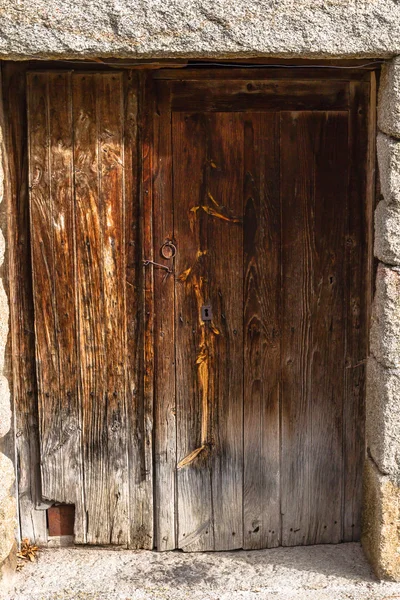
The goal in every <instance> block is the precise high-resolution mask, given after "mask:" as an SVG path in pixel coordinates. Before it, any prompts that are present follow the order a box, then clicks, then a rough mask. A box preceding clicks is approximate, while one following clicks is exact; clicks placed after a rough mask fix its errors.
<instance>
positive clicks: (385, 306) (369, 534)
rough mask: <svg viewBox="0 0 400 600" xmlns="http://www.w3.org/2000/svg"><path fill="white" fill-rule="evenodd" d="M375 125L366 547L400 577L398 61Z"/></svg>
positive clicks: (381, 570) (385, 573) (380, 565)
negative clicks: (376, 199) (376, 192)
mask: <svg viewBox="0 0 400 600" xmlns="http://www.w3.org/2000/svg"><path fill="white" fill-rule="evenodd" d="M378 128H379V132H378V139H377V152H378V165H379V177H380V184H381V191H382V196H383V198H382V199H381V200H380V202H379V203H378V205H377V208H376V211H375V248H374V250H375V256H376V258H377V259H378V260H379V266H378V271H377V276H376V290H375V298H374V303H373V310H372V321H371V338H370V340H371V348H370V357H369V361H368V367H367V417H366V435H367V458H366V466H365V476H364V490H365V493H364V515H363V517H364V519H363V520H364V527H363V545H364V548H365V551H366V553H367V554H368V556H369V558H370V560H371V562H372V563H373V565H374V567H375V570H376V572H377V574H378V575H379V576H380V577H389V578H392V579H400V58H398V59H394V60H392V61H390V62H388V63H387V64H386V65H385V66H384V68H383V71H382V77H381V85H380V90H379V98H378Z"/></svg>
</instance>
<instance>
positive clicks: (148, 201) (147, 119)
mask: <svg viewBox="0 0 400 600" xmlns="http://www.w3.org/2000/svg"><path fill="white" fill-rule="evenodd" d="M139 85H140V100H141V107H140V117H141V118H140V123H141V129H140V144H141V148H140V150H141V160H142V171H141V189H140V195H141V198H142V210H143V212H142V232H143V233H142V238H141V244H142V253H143V254H142V261H143V260H144V259H149V260H152V258H153V185H152V180H153V162H154V159H155V156H154V152H153V109H154V104H153V102H154V91H153V85H152V81H151V78H150V77H149V76H148V74H140V76H139ZM141 267H142V268H143V262H142V264H141ZM142 281H143V295H142V302H143V306H144V322H143V328H144V333H143V339H144V349H143V358H144V367H143V420H144V439H143V443H144V444H145V446H144V461H145V468H146V477H148V478H149V479H148V481H149V484H150V482H151V481H153V479H152V478H153V476H155V473H156V467H153V452H154V453H156V448H155V443H156V440H154V448H153V426H154V425H153V423H154V420H155V416H154V278H153V270H152V269H151V268H150V269H145V270H144V275H143V279H142ZM155 462H156V461H155ZM153 474H154V475H153ZM153 489H155V483H154V485H153ZM148 497H149V499H151V505H150V506H149V508H148V510H149V513H150V511H151V512H152V511H153V506H154V497H153V494H151V496H150V493H149V496H148ZM154 519H155V520H156V519H157V512H155V514H154ZM154 529H155V531H154ZM153 535H154V540H156V539H157V538H156V536H157V526H156V521H155V523H154V527H153ZM149 545H150V540H149Z"/></svg>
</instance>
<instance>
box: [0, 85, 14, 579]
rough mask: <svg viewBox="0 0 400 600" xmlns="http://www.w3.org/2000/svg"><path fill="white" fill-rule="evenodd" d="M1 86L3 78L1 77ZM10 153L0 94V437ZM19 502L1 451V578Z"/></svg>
mask: <svg viewBox="0 0 400 600" xmlns="http://www.w3.org/2000/svg"><path fill="white" fill-rule="evenodd" d="M0 88H1V78H0ZM6 185H7V153H6V150H5V147H4V118H3V104H2V100H1V95H0V438H4V437H5V436H6V434H7V433H8V432H9V431H10V429H11V419H12V412H11V398H10V389H9V379H8V375H9V369H8V362H9V361H8V358H9V357H8V351H7V349H8V341H9V340H8V338H9V308H8V297H7V294H6V289H5V288H6V287H7V280H8V269H7V264H6V262H5V257H6V251H7V247H6V246H7V244H6V240H7V204H6ZM0 442H1V439H0ZM15 533H16V503H15V475H14V464H13V462H12V461H11V460H10V458H8V457H7V456H5V455H4V454H2V453H1V452H0V579H2V577H3V576H5V575H6V574H8V573H9V572H10V571H11V570H12V569H13V567H14V566H15V551H13V550H15V547H16V544H15Z"/></svg>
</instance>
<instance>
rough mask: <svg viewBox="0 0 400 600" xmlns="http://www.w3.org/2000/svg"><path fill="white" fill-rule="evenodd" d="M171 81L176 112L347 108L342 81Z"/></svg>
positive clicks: (345, 88) (344, 87) (347, 101)
mask: <svg viewBox="0 0 400 600" xmlns="http://www.w3.org/2000/svg"><path fill="white" fill-rule="evenodd" d="M189 83H190V85H188V82H186V81H183V82H180V81H171V82H169V85H170V87H171V93H172V108H173V110H176V111H179V110H182V111H211V112H230V111H245V112H246V113H247V112H251V111H257V112H259V111H265V110H332V109H336V110H341V109H346V108H348V107H349V92H348V85H346V84H345V83H344V82H341V81H324V80H319V81H304V80H303V81H287V80H282V81H280V80H268V81H260V80H257V79H254V80H247V81H242V80H239V81H235V80H229V81H214V80H213V81H191V82H189Z"/></svg>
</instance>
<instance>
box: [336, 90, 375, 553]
mask: <svg viewBox="0 0 400 600" xmlns="http://www.w3.org/2000/svg"><path fill="white" fill-rule="evenodd" d="M369 93H370V85H368V84H354V83H351V84H350V95H351V106H352V108H351V111H349V145H348V155H349V205H348V212H347V232H346V234H347V237H346V269H347V277H346V331H347V344H346V371H345V398H344V404H343V427H344V436H343V455H344V460H343V477H344V489H343V541H346V542H351V541H358V540H359V539H360V536H361V506H362V473H363V465H364V454H365V433H364V422H365V373H366V358H367V356H368V329H369V307H370V305H371V297H370V296H371V292H370V291H369V290H370V289H371V273H372V267H371V257H370V251H369V250H368V247H370V246H371V241H370V243H369V244H368V230H369V231H372V227H373V226H372V223H371V221H372V219H371V217H370V221H369V224H368V222H367V215H368V210H369V211H371V210H373V208H372V207H371V204H372V198H371V192H370V191H369V190H368V187H367V186H368V178H369V175H368V170H367V169H368V167H369V168H370V169H371V164H370V163H369V162H368V151H369V136H370V135H372V133H370V134H369V132H368V129H367V128H366V126H365V123H366V120H367V118H368V109H369ZM369 207H370V208H369ZM368 225H369V226H368Z"/></svg>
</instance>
